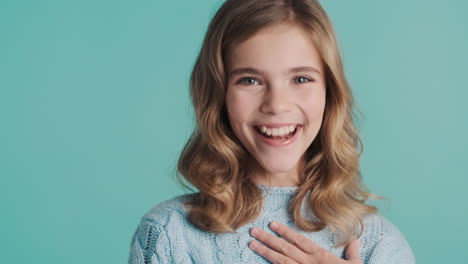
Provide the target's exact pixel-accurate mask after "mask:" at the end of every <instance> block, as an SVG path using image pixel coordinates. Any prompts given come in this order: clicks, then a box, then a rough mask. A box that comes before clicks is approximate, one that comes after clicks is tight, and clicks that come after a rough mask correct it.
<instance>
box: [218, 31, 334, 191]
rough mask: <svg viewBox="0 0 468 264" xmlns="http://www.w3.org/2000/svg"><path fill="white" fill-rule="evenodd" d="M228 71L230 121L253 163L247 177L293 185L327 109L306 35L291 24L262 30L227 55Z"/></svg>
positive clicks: (318, 63)
mask: <svg viewBox="0 0 468 264" xmlns="http://www.w3.org/2000/svg"><path fill="white" fill-rule="evenodd" d="M226 71H227V78H228V80H227V94H226V107H227V110H228V116H229V122H230V124H231V127H232V129H233V132H234V134H235V135H236V137H237V138H238V139H239V141H240V142H241V143H242V145H243V146H244V147H245V148H246V149H247V150H248V151H249V153H250V154H251V155H252V157H253V158H254V160H252V161H251V164H250V165H249V166H250V167H249V177H250V178H251V180H252V181H253V182H255V183H259V184H264V185H271V186H296V185H297V184H299V176H298V171H297V170H298V165H299V162H300V161H301V160H302V157H303V155H304V153H305V151H306V150H307V148H308V147H309V146H310V144H311V143H312V141H313V140H314V139H315V137H316V135H317V133H318V131H319V129H320V126H321V123H322V117H323V112H324V108H325V95H326V89H325V88H326V84H325V78H324V73H323V66H322V63H321V59H320V57H319V54H318V52H317V50H316V48H315V47H314V45H313V43H312V41H311V39H310V37H309V35H308V33H307V32H305V31H304V30H303V29H302V28H300V27H299V26H296V25H291V24H276V25H273V26H269V27H267V28H264V29H262V30H260V31H259V32H257V33H256V34H254V35H253V36H252V37H250V38H248V39H247V40H245V41H243V42H241V43H239V44H237V45H235V46H233V47H231V48H230V49H229V50H228V52H227V57H226Z"/></svg>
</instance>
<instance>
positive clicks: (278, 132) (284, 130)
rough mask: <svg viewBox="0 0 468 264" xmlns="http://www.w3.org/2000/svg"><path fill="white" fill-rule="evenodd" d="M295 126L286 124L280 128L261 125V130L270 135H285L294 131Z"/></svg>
mask: <svg viewBox="0 0 468 264" xmlns="http://www.w3.org/2000/svg"><path fill="white" fill-rule="evenodd" d="M295 128H296V126H294V125H291V126H284V127H280V128H267V127H266V126H261V127H260V131H261V132H262V133H263V134H267V135H268V136H271V135H273V136H284V135H287V134H289V133H291V132H293V131H294V129H295Z"/></svg>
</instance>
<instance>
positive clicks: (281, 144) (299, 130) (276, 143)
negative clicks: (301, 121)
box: [252, 124, 302, 147]
mask: <svg viewBox="0 0 468 264" xmlns="http://www.w3.org/2000/svg"><path fill="white" fill-rule="evenodd" d="M291 125H293V124H291ZM283 126H284V125H283ZM252 129H253V130H254V134H255V135H256V137H257V138H259V139H260V140H261V141H262V142H264V143H266V144H267V145H270V146H273V147H285V146H289V145H291V144H292V143H294V142H295V141H296V139H297V138H298V137H299V134H300V133H302V125H298V126H297V127H296V132H295V133H294V136H293V137H292V138H290V139H288V140H285V141H278V140H275V139H271V138H267V137H264V136H262V135H261V134H260V133H259V132H258V131H256V128H255V127H253V128H252Z"/></svg>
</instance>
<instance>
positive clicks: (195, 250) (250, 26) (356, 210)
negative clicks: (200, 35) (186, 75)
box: [129, 0, 415, 264]
mask: <svg viewBox="0 0 468 264" xmlns="http://www.w3.org/2000/svg"><path fill="white" fill-rule="evenodd" d="M191 97H192V102H193V105H194V110H195V115H196V120H197V125H196V128H195V130H194V132H193V134H192V136H191V138H190V140H189V141H188V143H187V145H186V146H185V148H184V150H183V152H182V154H181V156H180V159H179V163H178V170H179V172H180V174H181V175H182V176H183V178H184V179H185V180H186V181H187V182H188V183H190V184H191V185H192V186H194V187H196V188H197V189H198V190H199V191H198V192H194V193H191V194H186V195H181V196H177V197H175V198H173V199H170V200H167V201H164V202H161V203H159V204H157V205H155V206H154V207H153V208H152V209H150V210H149V211H148V212H147V213H146V214H145V215H144V216H143V217H142V219H141V222H140V224H139V226H138V229H137V230H136V232H135V235H134V237H133V240H132V244H131V252H130V257H129V263H269V262H271V263H332V264H334V263H335V264H340V263H341V264H344V263H353V264H358V263H365V264H366V263H373V264H376V263H378V264H385V263H400V264H405V263H415V257H414V255H413V252H412V250H411V248H410V246H409V244H408V242H407V241H406V239H405V237H404V235H403V234H402V233H401V232H400V231H399V230H398V228H397V227H396V226H395V225H393V224H392V223H391V222H390V221H388V220H387V219H386V218H384V217H383V216H381V215H379V214H377V212H376V211H377V208H375V207H373V206H370V205H366V204H365V202H366V201H367V200H368V199H369V198H376V197H377V198H378V196H375V195H372V194H371V193H369V192H367V191H366V190H365V187H364V185H363V183H362V181H361V175H360V171H359V156H360V154H361V152H360V149H359V147H360V145H361V140H360V138H359V135H358V134H357V130H356V128H355V125H354V121H353V107H354V103H353V96H352V93H351V90H350V87H349V85H348V83H347V81H346V78H345V75H344V70H343V66H342V61H341V57H340V53H339V50H338V45H337V41H336V37H335V33H334V30H333V27H332V25H331V22H330V20H329V18H328V16H327V15H326V13H325V12H324V10H323V9H322V7H321V6H320V4H319V3H318V1H316V0H228V1H226V2H225V3H224V4H223V5H222V7H221V8H220V9H219V10H218V12H217V13H216V15H215V16H214V18H213V20H212V22H211V23H210V25H209V28H208V31H207V33H206V37H205V39H204V42H203V46H202V48H201V51H200V54H199V56H198V58H197V61H196V63H195V66H194V69H193V72H192V75H191ZM179 180H180V182H181V184H182V185H184V186H185V187H187V188H189V187H188V186H187V185H186V183H184V181H183V179H182V178H180V177H179ZM189 189H190V188H189Z"/></svg>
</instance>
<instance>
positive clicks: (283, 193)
mask: <svg viewBox="0 0 468 264" xmlns="http://www.w3.org/2000/svg"><path fill="white" fill-rule="evenodd" d="M256 186H257V187H258V188H259V189H260V190H261V191H262V194H263V196H264V200H263V210H264V211H265V212H274V211H278V210H283V209H289V207H290V203H291V200H292V198H294V195H295V194H296V191H297V189H298V188H299V187H297V186H287V187H276V186H267V185H262V184H256Z"/></svg>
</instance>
